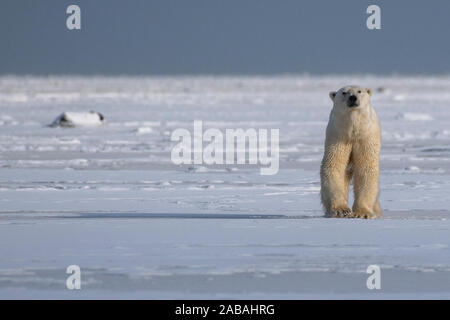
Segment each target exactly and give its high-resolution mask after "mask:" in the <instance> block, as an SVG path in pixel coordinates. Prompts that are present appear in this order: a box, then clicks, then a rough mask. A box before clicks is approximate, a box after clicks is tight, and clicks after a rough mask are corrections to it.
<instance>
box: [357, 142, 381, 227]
mask: <svg viewBox="0 0 450 320" xmlns="http://www.w3.org/2000/svg"><path fill="white" fill-rule="evenodd" d="M358 149H359V150H358ZM354 151H355V152H354V153H353V157H354V161H355V165H354V173H353V189H354V193H355V202H354V203H353V217H355V218H364V219H372V218H376V217H379V216H381V208H380V204H379V202H378V192H379V189H378V178H379V147H378V146H365V147H364V148H361V147H360V148H355V149H354Z"/></svg>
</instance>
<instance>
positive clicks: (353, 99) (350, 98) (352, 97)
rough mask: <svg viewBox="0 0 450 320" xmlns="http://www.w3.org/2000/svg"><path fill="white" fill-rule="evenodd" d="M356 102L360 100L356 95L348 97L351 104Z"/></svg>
mask: <svg viewBox="0 0 450 320" xmlns="http://www.w3.org/2000/svg"><path fill="white" fill-rule="evenodd" d="M356 100H358V97H357V96H355V95H354V94H353V95H351V96H350V97H348V101H350V102H355V101H356Z"/></svg>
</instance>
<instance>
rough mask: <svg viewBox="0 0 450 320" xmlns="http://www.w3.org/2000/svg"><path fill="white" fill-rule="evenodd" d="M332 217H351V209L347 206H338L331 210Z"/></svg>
mask: <svg viewBox="0 0 450 320" xmlns="http://www.w3.org/2000/svg"><path fill="white" fill-rule="evenodd" d="M330 216H331V217H332V218H351V217H352V209H350V208H349V207H339V208H336V209H333V210H331V215H330Z"/></svg>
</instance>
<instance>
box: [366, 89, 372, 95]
mask: <svg viewBox="0 0 450 320" xmlns="http://www.w3.org/2000/svg"><path fill="white" fill-rule="evenodd" d="M366 91H367V93H368V94H369V96H371V95H372V89H370V88H366Z"/></svg>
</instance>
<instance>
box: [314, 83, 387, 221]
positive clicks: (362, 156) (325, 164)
mask: <svg viewBox="0 0 450 320" xmlns="http://www.w3.org/2000/svg"><path fill="white" fill-rule="evenodd" d="M371 95H372V90H371V89H367V88H361V87H359V86H346V87H343V88H341V89H339V90H338V91H337V92H335V91H333V92H330V98H331V100H332V101H333V109H332V110H331V113H330V118H329V122H328V126H327V130H326V138H325V152H324V156H323V160H322V165H321V168H320V180H321V190H320V195H321V200H322V205H323V207H324V209H325V216H327V217H336V218H344V217H348V218H365V219H368V218H376V217H380V216H381V215H382V212H381V207H380V203H379V201H378V193H379V190H378V176H379V162H380V147H381V126H380V122H379V120H378V116H377V114H376V113H375V110H374V109H373V108H372V107H371V105H370V96H371ZM352 178H353V189H354V195H355V201H354V203H353V208H352V209H350V208H349V206H348V191H349V184H350V181H351V180H352Z"/></svg>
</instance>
